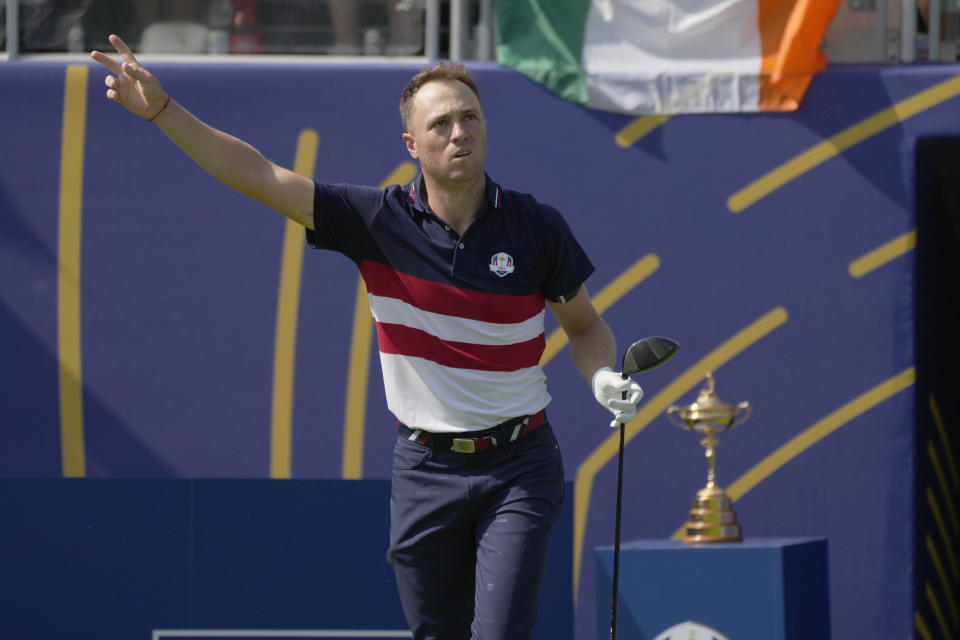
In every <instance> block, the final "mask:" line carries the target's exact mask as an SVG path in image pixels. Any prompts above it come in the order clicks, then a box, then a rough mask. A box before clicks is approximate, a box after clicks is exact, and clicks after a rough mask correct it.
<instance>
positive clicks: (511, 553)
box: [91, 36, 642, 640]
mask: <svg viewBox="0 0 960 640" xmlns="http://www.w3.org/2000/svg"><path fill="white" fill-rule="evenodd" d="M110 41H111V43H112V44H113V45H114V46H115V47H116V48H117V51H118V52H119V53H120V56H121V59H122V64H121V63H119V62H117V61H114V60H113V59H111V58H110V57H109V56H106V55H104V54H102V53H99V52H93V53H92V54H91V56H92V57H93V59H94V60H96V61H98V62H100V63H101V64H103V65H104V66H105V67H106V68H107V69H108V70H110V71H111V72H112V73H113V74H115V75H109V76H107V77H106V80H105V82H106V85H107V87H108V89H107V97H108V98H109V99H110V100H114V101H117V102H120V103H121V104H123V105H124V106H125V107H126V108H127V109H128V110H130V111H132V112H133V113H135V114H137V115H139V116H141V117H144V118H148V119H149V120H151V121H152V122H153V123H155V124H156V125H157V126H159V127H160V128H161V129H162V130H163V131H164V133H165V134H166V135H167V136H169V137H170V138H171V139H172V140H173V141H174V142H175V143H176V144H178V145H179V146H180V147H181V148H182V149H183V150H184V151H185V152H186V153H187V154H188V155H190V157H191V158H193V159H194V160H195V161H196V162H197V163H198V164H200V166H201V167H203V168H204V169H206V170H207V171H208V172H209V173H211V174H212V175H214V176H215V177H216V178H218V179H220V180H221V181H223V182H224V183H226V184H227V185H229V186H231V187H233V188H235V189H237V190H238V191H240V192H242V193H244V194H246V195H248V196H250V197H251V198H254V199H256V200H258V201H260V202H262V203H263V204H265V205H267V206H269V207H271V208H273V209H275V210H276V211H279V212H280V213H282V214H284V215H286V216H288V217H289V218H291V219H293V220H295V221H296V222H298V223H300V224H302V225H303V226H304V227H306V229H307V239H308V241H309V242H310V243H311V244H312V245H313V246H315V247H317V248H325V249H331V250H335V251H340V252H342V253H344V254H346V255H347V256H348V257H350V258H351V259H352V260H354V261H355V262H356V263H357V265H358V267H359V269H360V272H361V274H362V275H363V278H364V281H365V283H366V285H367V290H368V292H369V299H370V305H371V310H372V311H373V314H374V317H375V319H376V323H377V335H378V341H379V348H380V358H381V365H382V367H383V377H384V386H385V391H386V396H387V404H388V406H389V408H390V410H391V411H392V412H393V413H394V414H395V415H396V416H397V418H398V421H399V423H400V424H399V426H398V428H399V436H398V438H397V442H396V447H395V452H394V462H393V478H392V481H393V485H392V491H391V531H390V550H389V554H388V558H389V560H390V563H391V564H392V565H393V567H394V570H395V572H396V576H397V585H398V589H399V592H400V599H401V602H402V605H403V609H404V613H405V615H406V617H407V621H408V624H409V625H410V628H411V629H412V631H413V634H414V637H415V638H418V639H420V638H422V639H437V640H459V639H466V638H471V637H472V638H474V639H475V640H476V639H483V640H497V639H504V640H521V639H524V638H530V637H531V634H532V630H533V625H534V622H535V620H536V614H537V603H538V599H539V598H538V592H539V586H540V579H541V576H542V572H543V566H544V562H545V560H546V552H547V546H548V543H549V539H550V533H551V531H552V528H553V525H554V523H555V522H556V521H557V519H558V517H559V514H560V509H561V507H562V502H563V491H564V484H563V468H562V462H561V459H560V453H559V450H558V448H557V444H556V439H555V438H554V435H553V432H552V430H551V427H550V424H549V423H548V422H547V420H546V416H545V413H544V408H545V407H546V405H547V404H548V403H549V401H550V396H549V395H548V394H547V391H546V385H545V378H544V375H543V372H542V370H541V369H540V367H539V359H540V356H541V355H542V352H543V348H544V333H543V316H544V307H545V300H546V302H547V303H549V306H550V308H551V310H552V311H553V313H554V314H555V315H556V317H557V319H558V320H559V322H560V325H561V326H562V327H563V329H564V330H565V331H566V333H567V335H568V337H569V339H570V349H571V353H572V356H573V360H574V363H575V364H576V366H577V368H578V370H579V371H580V373H581V375H582V376H583V377H584V378H585V379H586V380H587V381H590V382H591V385H592V387H593V391H594V395H595V397H596V398H597V400H598V401H599V402H600V403H601V404H602V405H603V406H605V407H606V408H607V409H609V410H610V411H612V412H613V414H614V416H615V420H614V423H613V424H616V423H617V422H618V421H620V422H627V421H629V420H630V419H632V418H633V416H634V415H635V414H636V404H637V402H639V400H640V397H641V396H642V391H641V389H640V387H639V386H638V385H637V384H636V383H634V382H633V381H631V380H624V379H621V377H620V376H619V375H618V374H616V373H615V372H614V371H612V370H611V368H610V365H611V364H612V363H613V362H614V360H615V357H616V345H615V343H614V338H613V335H612V333H611V331H610V329H609V327H607V325H606V323H604V322H603V320H602V319H601V318H600V316H599V315H598V314H597V312H596V311H595V309H594V307H593V305H592V303H591V302H590V299H589V297H588V295H587V292H586V290H585V288H584V286H583V282H584V281H585V280H586V278H587V276H589V275H590V273H591V272H592V270H593V266H592V265H591V264H590V262H589V260H588V259H587V257H586V255H585V254H584V252H583V250H582V249H581V247H580V245H579V244H577V242H576V240H575V239H574V238H573V236H572V234H571V233H570V230H569V228H568V227H567V225H566V223H565V222H564V221H563V218H562V217H561V216H560V214H559V213H558V212H557V211H556V210H554V209H553V208H551V207H549V206H547V205H544V204H540V203H538V202H537V201H536V200H534V199H533V198H532V197H531V196H528V195H525V194H519V193H516V192H512V191H506V190H503V189H501V188H500V186H499V185H497V184H496V183H494V182H493V181H492V180H491V179H490V178H489V177H488V176H487V175H486V173H485V171H484V167H485V163H486V156H487V135H486V120H485V117H484V113H483V108H482V106H481V104H480V97H479V92H478V90H477V87H476V83H475V82H474V80H473V78H472V77H471V76H470V75H469V73H467V71H466V69H465V68H464V67H463V66H462V65H460V64H451V63H445V64H439V65H435V66H434V67H432V68H430V69H427V70H424V71H422V72H421V73H419V74H417V75H416V76H414V77H413V78H412V79H411V81H410V82H409V83H408V85H407V86H406V87H405V88H404V90H403V93H402V96H401V104H400V110H401V117H402V120H403V125H404V133H403V135H402V138H403V141H404V143H405V145H406V148H407V151H408V152H409V153H410V156H411V157H413V158H414V159H416V160H418V161H419V163H420V170H421V172H420V175H419V176H418V177H417V178H416V179H414V181H413V182H411V183H410V184H408V185H405V186H399V185H394V186H391V187H387V188H386V189H384V190H382V191H381V190H377V189H373V188H370V187H361V186H355V185H331V184H324V183H319V182H318V183H314V182H313V181H311V180H310V179H307V178H304V177H302V176H299V175H297V174H296V173H294V172H292V171H289V170H287V169H284V168H282V167H279V166H277V165H276V164H274V163H272V162H270V161H268V160H267V159H265V158H264V157H263V156H262V155H261V154H260V153H259V152H258V151H256V150H255V149H254V148H253V147H251V146H250V145H248V144H246V143H244V142H242V141H240V140H238V139H236V138H234V137H232V136H230V135H228V134H225V133H223V132H221V131H217V130H216V129H213V128H211V127H209V126H208V125H206V124H204V123H203V122H201V121H200V120H198V119H197V118H195V117H194V116H193V115H191V114H190V113H189V112H188V111H187V110H186V109H184V108H183V107H181V106H180V105H179V104H177V103H176V102H175V101H173V100H172V99H171V98H170V97H169V96H168V95H167V94H166V93H165V92H164V91H163V89H162V87H161V86H160V84H159V82H158V81H157V80H156V79H155V78H154V77H153V76H152V75H151V74H150V73H149V72H148V71H147V70H146V69H144V68H143V67H142V66H141V65H140V64H139V63H137V61H136V59H135V58H134V56H133V55H132V53H131V52H130V49H129V48H128V47H127V46H126V44H124V43H123V41H122V40H121V39H120V38H118V37H117V36H110Z"/></svg>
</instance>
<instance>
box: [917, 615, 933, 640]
mask: <svg viewBox="0 0 960 640" xmlns="http://www.w3.org/2000/svg"><path fill="white" fill-rule="evenodd" d="M913 624H914V626H915V627H916V628H917V633H919V634H920V637H921V638H923V640H933V636H931V635H930V630H929V629H927V623H926V622H924V621H923V616H921V615H920V612H919V611H914V612H913Z"/></svg>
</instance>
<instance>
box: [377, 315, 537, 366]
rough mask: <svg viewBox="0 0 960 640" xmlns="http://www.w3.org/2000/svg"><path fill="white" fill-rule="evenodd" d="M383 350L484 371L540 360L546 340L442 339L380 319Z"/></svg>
mask: <svg viewBox="0 0 960 640" xmlns="http://www.w3.org/2000/svg"><path fill="white" fill-rule="evenodd" d="M377 339H378V340H379V343H380V351H381V352H382V353H391V354H396V355H401V356H409V357H414V358H423V359H425V360H430V361H431V362H436V363H437V364H441V365H443V366H445V367H454V368H457V369H479V370H481V371H516V370H517V369H525V368H527V367H533V366H536V365H537V364H539V363H540V356H542V355H543V350H544V347H545V346H546V340H545V339H544V335H543V334H542V333H541V334H540V335H539V336H537V337H536V338H533V339H531V340H526V341H524V342H517V343H515V344H508V345H490V344H472V343H469V342H453V341H449V340H441V339H440V338H437V337H436V336H432V335H430V334H429V333H427V332H426V331H423V330H421V329H413V328H411V327H406V326H404V325H402V324H389V323H386V322H378V323H377Z"/></svg>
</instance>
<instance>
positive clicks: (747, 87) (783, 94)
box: [496, 0, 840, 115]
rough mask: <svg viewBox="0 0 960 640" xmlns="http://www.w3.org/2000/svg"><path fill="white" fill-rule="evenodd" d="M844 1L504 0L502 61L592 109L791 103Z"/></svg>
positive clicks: (654, 110) (732, 108)
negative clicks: (829, 25)
mask: <svg viewBox="0 0 960 640" xmlns="http://www.w3.org/2000/svg"><path fill="white" fill-rule="evenodd" d="M839 3H840V0H496V10H497V21H498V24H499V29H500V42H499V44H498V45H497V59H498V61H499V62H500V63H501V64H505V65H507V66H510V67H513V68H515V69H517V70H518V71H520V72H521V73H523V74H525V75H527V76H529V77H530V78H532V79H533V80H536V81H537V82H539V83H541V84H543V85H545V86H546V87H547V88H549V89H550V90H551V91H553V92H555V93H557V94H559V95H561V96H563V97H564V98H567V99H569V100H573V101H575V102H578V103H580V104H584V105H586V106H588V107H593V108H597V109H604V110H607V111H618V112H621V113H631V114H637V115H642V114H671V113H716V112H742V111H790V110H793V109H796V108H797V106H798V105H799V104H800V99H801V98H802V97H803V94H804V92H805V91H806V89H807V85H808V84H809V83H810V79H811V77H812V76H813V74H815V73H817V72H818V71H820V70H822V69H823V68H824V66H826V63H827V61H826V56H824V54H823V52H822V51H820V48H819V47H820V40H821V39H822V37H823V34H824V32H825V31H826V29H827V25H828V24H829V23H830V20H831V19H832V18H833V15H834V13H835V12H836V10H837V6H838V5H839Z"/></svg>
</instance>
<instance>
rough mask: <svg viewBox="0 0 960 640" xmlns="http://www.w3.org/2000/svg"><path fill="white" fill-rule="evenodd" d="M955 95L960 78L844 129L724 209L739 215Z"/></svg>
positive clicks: (751, 186) (754, 184) (748, 188)
mask: <svg viewBox="0 0 960 640" xmlns="http://www.w3.org/2000/svg"><path fill="white" fill-rule="evenodd" d="M957 94H960V76H955V77H953V78H950V79H948V80H944V81H943V82H940V83H938V84H935V85H934V86H932V87H930V88H929V89H926V90H924V91H921V92H919V93H917V94H915V95H913V96H911V97H909V98H906V99H904V100H901V101H900V102H897V103H896V104H894V105H893V106H891V107H888V108H887V109H884V110H882V111H879V112H877V113H875V114H874V115H872V116H870V117H868V118H865V119H863V120H861V121H860V122H857V123H856V124H853V125H851V126H849V127H847V128H846V129H844V130H843V131H841V132H840V133H838V134H836V135H834V136H832V137H831V138H828V139H827V140H824V141H823V142H821V143H820V144H817V145H815V146H813V147H811V148H810V149H808V150H807V151H804V152H803V153H801V154H800V155H798V156H796V157H795V158H793V159H791V160H788V161H787V162H785V163H783V164H781V165H780V166H779V167H777V168H776V169H774V170H773V171H770V172H769V173H767V174H766V175H764V176H761V177H760V178H758V179H757V180H754V181H753V182H751V183H750V184H748V185H747V186H746V187H744V188H743V189H741V190H740V191H737V192H736V193H734V194H733V195H732V196H730V198H729V199H728V200H727V208H729V209H730V211H732V212H733V213H739V212H741V211H743V210H744V209H746V208H747V207H749V206H750V205H752V204H754V203H755V202H756V201H757V200H760V199H761V198H764V197H766V196H768V195H770V194H771V193H772V192H774V191H776V190H777V189H779V188H780V187H782V186H783V185H785V184H787V183H788V182H790V181H791V180H794V179H795V178H798V177H799V176H801V175H803V174H804V173H806V172H807V171H810V170H811V169H813V168H815V167H817V166H819V165H820V164H822V163H824V162H826V161H827V160H830V159H832V158H833V157H834V156H837V155H839V154H840V153H843V152H844V151H846V150H847V149H849V148H850V147H852V146H854V145H856V144H859V143H861V142H863V141H864V140H866V139H867V138H869V137H871V136H874V135H876V134H878V133H881V132H882V131H884V130H886V129H888V128H889V127H892V126H893V125H895V124H897V123H899V122H902V121H903V120H906V119H907V118H910V117H912V116H915V115H916V114H918V113H920V112H921V111H924V110H926V109H929V108H931V107H934V106H936V105H938V104H940V103H941V102H944V101H945V100H949V99H950V98H953V97H954V96H956V95H957Z"/></svg>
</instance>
